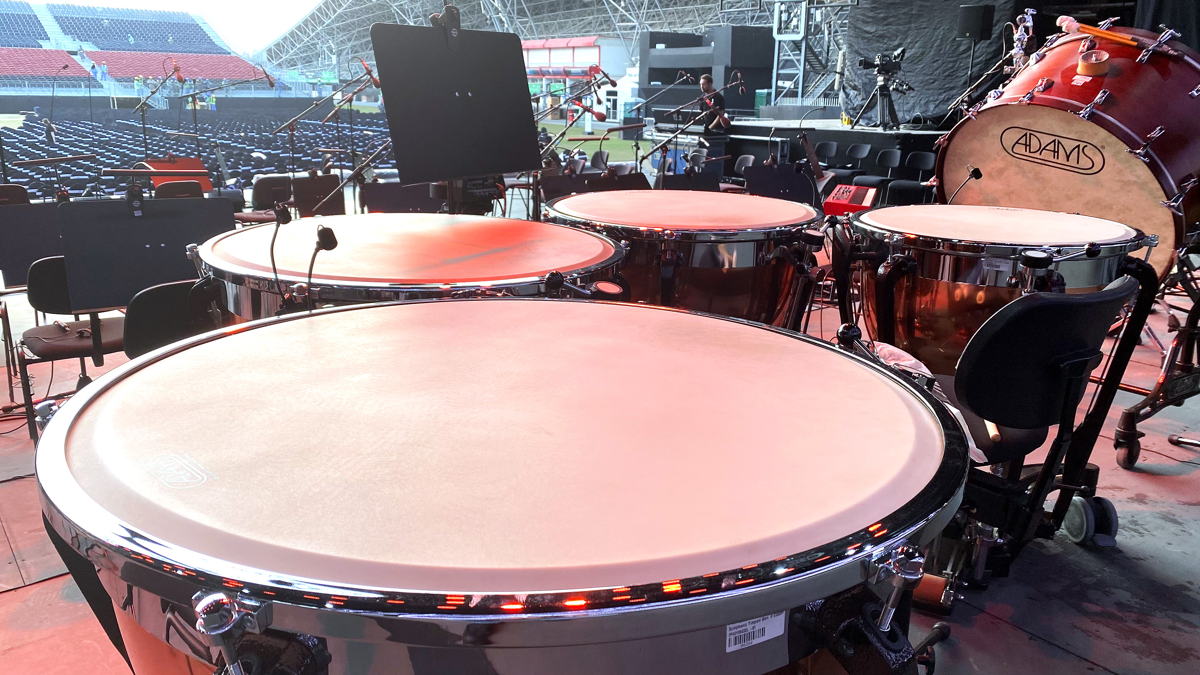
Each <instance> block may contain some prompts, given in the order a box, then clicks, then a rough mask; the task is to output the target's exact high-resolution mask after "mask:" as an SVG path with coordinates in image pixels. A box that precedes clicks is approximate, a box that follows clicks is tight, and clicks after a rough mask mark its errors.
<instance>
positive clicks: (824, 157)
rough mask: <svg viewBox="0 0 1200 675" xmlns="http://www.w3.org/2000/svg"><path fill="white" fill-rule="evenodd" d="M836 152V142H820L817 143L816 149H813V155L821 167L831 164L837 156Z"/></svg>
mask: <svg viewBox="0 0 1200 675" xmlns="http://www.w3.org/2000/svg"><path fill="white" fill-rule="evenodd" d="M837 151H838V144H837V141H821V142H820V143H817V147H815V148H813V154H814V155H816V156H817V161H818V162H819V163H820V164H821V166H822V167H828V166H830V165H832V164H833V158H834V157H836V156H837Z"/></svg>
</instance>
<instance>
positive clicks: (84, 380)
mask: <svg viewBox="0 0 1200 675" xmlns="http://www.w3.org/2000/svg"><path fill="white" fill-rule="evenodd" d="M27 287H28V292H27V294H26V297H27V298H28V300H29V305H30V306H31V307H33V309H34V311H37V312H41V313H42V314H57V315H65V316H74V317H75V320H73V321H55V322H52V323H47V324H45V325H41V326H34V327H33V328H30V329H29V330H27V331H25V332H24V333H22V334H21V341H20V344H19V345H18V346H17V350H16V351H17V371H18V373H19V375H20V380H21V395H22V396H23V400H24V407H25V418H26V420H27V421H28V423H29V437H30V438H32V439H33V440H34V441H35V442H36V441H37V439H38V434H37V425H36V422H35V419H34V411H33V406H34V404H35V403H36V402H35V401H34V398H33V388H32V387H31V385H30V382H29V366H31V365H35V364H39V363H50V362H51V361H63V360H67V359H79V379H78V380H77V381H76V385H75V390H76V391H77V390H78V389H80V388H81V387H83V386H84V385H86V384H88V383H89V382H91V378H90V377H88V375H87V362H86V359H87V358H89V357H91V359H92V363H94V364H95V365H96V366H102V365H104V355H105V354H112V353H114V352H119V351H121V349H122V347H123V346H124V335H125V319H124V318H123V317H113V318H108V319H101V318H100V316H99V315H98V314H95V313H93V314H89V315H88V319H87V320H86V321H80V320H79V317H78V316H77V315H75V314H74V313H73V312H72V311H71V301H70V297H69V296H68V294H67V265H66V259H65V258H64V257H63V256H53V257H50V258H42V259H41V260H36V261H34V263H33V264H32V265H30V266H29V277H28V280H27ZM26 352H28V355H26ZM67 393H68V394H69V393H74V392H67ZM46 395H47V396H50V395H53V392H50V391H47V392H46Z"/></svg>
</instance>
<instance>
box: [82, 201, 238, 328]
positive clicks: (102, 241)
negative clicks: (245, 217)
mask: <svg viewBox="0 0 1200 675" xmlns="http://www.w3.org/2000/svg"><path fill="white" fill-rule="evenodd" d="M142 214H143V215H141V216H135V215H133V212H132V210H131V209H130V207H129V204H127V203H126V202H125V201H110V202H71V203H67V204H63V205H61V206H60V207H59V215H60V222H61V227H62V248H63V254H64V255H65V256H66V262H67V294H68V296H69V297H70V300H71V310H72V311H73V312H75V313H77V314H88V313H91V312H100V311H104V310H108V309H112V308H115V307H124V306H126V305H128V304H129V301H130V300H131V299H133V296H134V295H136V294H137V292H138V291H141V290H142V289H145V288H149V287H151V286H155V285H157V284H163V283H167V282H170V281H181V280H184V279H195V278H196V268H195V266H194V265H193V263H192V261H190V260H188V258H187V254H186V252H185V251H186V248H187V245H188V244H194V243H197V242H202V241H207V240H208V239H211V238H212V237H215V236H216V235H218V234H221V233H222V232H226V231H228V230H231V229H233V202H231V201H229V200H228V199H219V198H212V199H204V198H181V199H151V200H147V201H145V202H144V203H143V204H142Z"/></svg>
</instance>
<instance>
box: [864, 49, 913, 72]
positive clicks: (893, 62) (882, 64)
mask: <svg viewBox="0 0 1200 675" xmlns="http://www.w3.org/2000/svg"><path fill="white" fill-rule="evenodd" d="M903 61H904V47H901V48H899V49H897V50H896V51H894V52H892V53H891V54H876V55H875V58H874V59H867V58H861V59H859V60H858V67H859V68H862V69H864V70H871V69H874V70H875V74H876V75H895V74H896V73H898V72H900V64H901V63H902V62H903Z"/></svg>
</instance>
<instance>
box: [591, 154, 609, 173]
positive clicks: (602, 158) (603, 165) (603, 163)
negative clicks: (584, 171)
mask: <svg viewBox="0 0 1200 675" xmlns="http://www.w3.org/2000/svg"><path fill="white" fill-rule="evenodd" d="M591 164H592V168H593V169H600V170H601V171H603V170H604V169H607V168H608V151H607V150H597V151H595V152H593V153H592V161H591Z"/></svg>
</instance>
